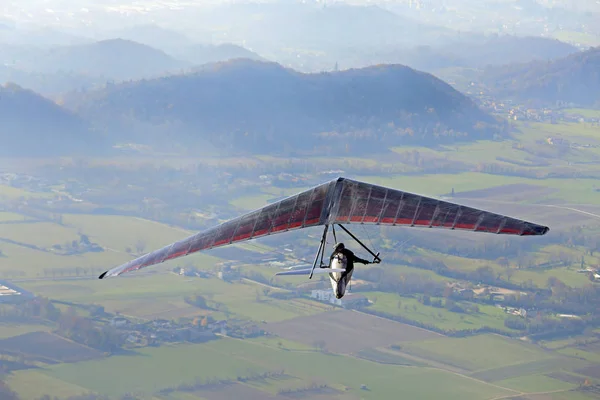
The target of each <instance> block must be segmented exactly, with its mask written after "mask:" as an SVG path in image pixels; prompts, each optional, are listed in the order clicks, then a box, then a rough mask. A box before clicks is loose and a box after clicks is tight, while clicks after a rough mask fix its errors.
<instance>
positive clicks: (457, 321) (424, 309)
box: [361, 292, 513, 333]
mask: <svg viewBox="0 0 600 400" xmlns="http://www.w3.org/2000/svg"><path fill="white" fill-rule="evenodd" d="M361 294H362V295H364V296H366V297H367V298H368V299H369V300H371V301H373V300H375V304H373V305H372V306H371V307H370V308H371V309H373V310H375V311H379V312H384V313H386V314H390V315H395V316H400V317H404V318H408V319H410V320H412V321H418V322H420V323H424V324H428V325H430V326H435V327H437V328H439V329H455V330H466V329H479V328H482V327H485V326H487V327H491V328H495V329H500V330H503V331H506V332H509V333H510V332H512V331H513V330H512V329H509V328H506V327H505V326H504V320H505V318H506V313H505V312H504V311H503V310H502V309H499V308H497V307H494V306H488V305H481V304H478V305H477V307H478V308H479V312H478V313H469V314H467V315H464V314H458V313H455V312H451V311H448V310H446V309H445V308H438V307H433V306H427V305H424V304H422V303H420V302H419V301H418V300H417V299H415V298H411V297H403V296H399V295H396V294H393V293H383V292H361ZM432 300H433V299H432ZM464 304H470V303H468V302H464ZM471 305H473V304H471Z"/></svg>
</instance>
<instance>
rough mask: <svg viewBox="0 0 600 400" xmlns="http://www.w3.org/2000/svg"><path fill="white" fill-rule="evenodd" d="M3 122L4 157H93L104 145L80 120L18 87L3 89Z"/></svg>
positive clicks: (1, 152)
mask: <svg viewBox="0 0 600 400" xmlns="http://www.w3.org/2000/svg"><path fill="white" fill-rule="evenodd" d="M0 121H2V123H1V124H0V143H2V145H1V146H0V155H2V156H10V157H15V156H57V155H76V154H91V153H95V152H96V153H97V151H99V150H101V148H102V146H103V144H104V142H103V140H102V139H101V138H100V137H98V136H97V135H93V134H91V132H90V131H89V129H88V124H87V123H86V122H85V121H83V120H82V119H81V118H80V117H78V116H76V115H74V114H73V113H72V112H69V111H68V110H65V109H64V108H62V107H60V106H59V105H57V104H55V103H53V102H52V101H50V100H48V99H46V98H44V97H42V96H40V95H38V94H36V93H34V92H32V91H30V90H26V89H23V88H21V87H20V86H17V85H14V84H7V85H3V86H0Z"/></svg>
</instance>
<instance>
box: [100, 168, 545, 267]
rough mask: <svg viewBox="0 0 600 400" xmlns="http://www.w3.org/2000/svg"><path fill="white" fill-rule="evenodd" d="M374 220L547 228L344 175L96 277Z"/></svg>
mask: <svg viewBox="0 0 600 400" xmlns="http://www.w3.org/2000/svg"><path fill="white" fill-rule="evenodd" d="M336 223H337V224H379V225H399V226H417V227H426V228H445V229H458V230H467V231H474V232H488V233H495V234H507V235H519V236H536V235H545V234H546V233H547V232H548V231H549V228H548V227H547V226H542V225H538V224H535V223H532V222H528V221H524V220H520V219H516V218H512V217H509V216H506V215H501V214H495V213H492V212H489V211H485V210H480V209H476V208H472V207H467V206H463V205H459V204H455V203H450V202H447V201H442V200H437V199H433V198H429V197H425V196H421V195H417V194H413V193H408V192H403V191H400V190H396V189H391V188H387V187H383V186H377V185H373V184H369V183H365V182H359V181H355V180H351V179H347V178H338V179H336V180H333V181H330V182H327V183H324V184H321V185H319V186H316V187H313V188H311V189H309V190H306V191H304V192H301V193H298V194H296V195H293V196H290V197H288V198H285V199H283V200H280V201H278V202H275V203H272V204H269V205H267V206H264V207H262V208H259V209H258V210H255V211H252V212H249V213H247V214H244V215H242V216H240V217H237V218H234V219H231V220H229V221H226V222H224V223H222V224H219V225H217V226H215V227H213V228H209V229H207V230H205V231H202V232H199V233H197V234H195V235H192V236H190V237H188V238H185V239H183V240H180V241H178V242H175V243H172V244H169V245H167V246H165V247H163V248H161V249H158V250H155V251H152V252H150V253H148V254H145V255H143V256H141V257H138V258H136V259H134V260H131V261H129V262H127V263H125V264H123V265H120V266H118V267H115V268H113V269H111V270H108V271H106V272H104V273H103V274H102V275H100V277H99V278H100V279H103V278H107V277H112V276H117V275H121V274H124V273H127V272H131V271H135V270H138V269H140V268H144V267H148V266H151V265H155V264H159V263H162V262H165V261H168V260H172V259H175V258H179V257H183V256H187V255H189V254H192V253H195V252H197V251H201V250H207V249H212V248H215V247H221V246H225V245H228V244H232V243H237V242H241V241H245V240H250V239H255V238H259V237H263V236H267V235H272V234H277V233H281V232H287V231H290V230H295V229H302V228H308V227H312V226H319V225H325V224H336Z"/></svg>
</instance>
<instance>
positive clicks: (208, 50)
mask: <svg viewBox="0 0 600 400" xmlns="http://www.w3.org/2000/svg"><path fill="white" fill-rule="evenodd" d="M180 54H181V55H180V57H181V58H182V59H183V58H184V59H185V60H187V61H189V62H191V63H193V64H195V65H202V64H208V63H215V62H220V61H229V60H234V59H236V58H245V59H249V60H257V61H266V60H265V59H264V58H262V57H261V56H259V55H258V54H256V53H255V52H253V51H250V50H248V49H246V48H244V47H242V46H238V45H235V44H230V43H224V44H220V45H204V44H197V45H194V46H190V47H188V48H186V49H185V52H181V53H180Z"/></svg>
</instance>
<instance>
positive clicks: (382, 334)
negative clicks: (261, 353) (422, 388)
mask: <svg viewBox="0 0 600 400" xmlns="http://www.w3.org/2000/svg"><path fill="white" fill-rule="evenodd" d="M366 326H368V327H369V332H368V334H365V332H364V329H363V328H364V327H366ZM265 329H266V330H267V331H268V332H270V333H273V334H276V335H278V336H280V337H283V338H285V339H289V340H293V341H297V342H301V343H305V344H308V345H314V343H315V342H318V341H324V342H325V347H326V348H327V350H328V351H331V352H334V353H340V354H350V353H354V352H357V351H360V350H362V349H365V348H370V347H380V346H388V345H390V344H393V343H397V342H401V341H414V340H426V339H427V338H435V337H441V335H439V334H437V333H435V332H430V331H426V330H424V329H420V328H416V327H413V326H410V325H405V324H400V323H397V322H394V321H390V320H386V319H383V318H379V317H375V316H372V315H367V314H363V313H360V312H354V311H347V310H338V311H331V312H329V313H323V314H318V315H316V316H309V317H299V318H295V319H292V320H289V321H284V322H281V323H274V324H268V325H267V326H266V327H265ZM325 332H326V334H325ZM358 337H360V340H358V339H357V338H358Z"/></svg>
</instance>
